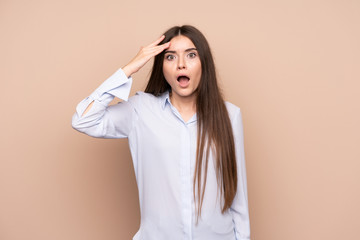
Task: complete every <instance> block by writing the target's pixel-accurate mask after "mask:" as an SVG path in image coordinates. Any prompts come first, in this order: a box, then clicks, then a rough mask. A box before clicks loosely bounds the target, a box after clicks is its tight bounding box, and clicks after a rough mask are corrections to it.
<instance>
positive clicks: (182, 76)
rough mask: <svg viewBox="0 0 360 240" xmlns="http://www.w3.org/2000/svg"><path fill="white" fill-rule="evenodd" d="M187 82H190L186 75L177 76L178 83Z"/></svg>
mask: <svg viewBox="0 0 360 240" xmlns="http://www.w3.org/2000/svg"><path fill="white" fill-rule="evenodd" d="M189 80H190V78H189V77H188V76H186V75H180V76H178V78H177V81H178V82H182V81H189Z"/></svg>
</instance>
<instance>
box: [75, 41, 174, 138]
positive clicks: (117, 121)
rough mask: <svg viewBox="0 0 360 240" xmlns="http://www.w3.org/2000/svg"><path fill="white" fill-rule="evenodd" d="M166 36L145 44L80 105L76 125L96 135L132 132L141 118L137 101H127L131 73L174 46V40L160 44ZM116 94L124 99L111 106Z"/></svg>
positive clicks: (124, 134)
mask: <svg viewBox="0 0 360 240" xmlns="http://www.w3.org/2000/svg"><path fill="white" fill-rule="evenodd" d="M164 37H165V36H164V35H163V36H161V37H160V38H158V39H157V40H156V41H154V42H153V43H151V44H149V45H148V46H146V47H141V49H140V51H139V52H138V54H137V55H136V56H135V57H134V58H133V59H132V60H131V61H130V62H129V63H128V64H127V65H126V66H124V67H123V68H120V69H119V70H117V71H116V72H115V73H114V74H113V75H111V76H110V77H109V78H108V79H107V80H106V81H105V82H103V83H102V84H101V85H100V86H99V87H98V88H97V89H96V90H95V91H94V92H93V93H92V94H91V95H90V96H88V97H87V98H85V99H84V100H82V101H81V102H80V103H79V104H78V105H77V107H76V112H75V114H74V115H73V117H72V126H73V128H74V129H76V130H78V131H80V132H83V133H85V134H87V135H90V136H93V137H103V138H124V137H127V136H128V134H129V133H130V131H131V129H132V126H133V124H134V121H136V119H137V115H136V111H135V107H134V105H133V104H132V103H131V101H130V102H127V100H128V97H129V93H130V89H131V84H132V78H131V75H132V74H133V73H136V72H137V71H139V70H140V69H141V68H142V67H143V66H144V65H145V64H146V63H147V62H148V61H149V60H150V59H151V58H152V57H154V56H155V55H157V54H159V53H160V52H162V51H163V50H164V49H166V48H168V47H169V46H170V42H167V43H164V44H161V45H158V44H159V43H160V42H161V41H162V40H163V39H164ZM115 96H116V97H118V98H120V99H123V100H124V101H123V102H121V103H118V104H116V105H112V106H108V105H109V103H110V102H111V101H112V100H113V99H114V97H115ZM134 100H135V99H134Z"/></svg>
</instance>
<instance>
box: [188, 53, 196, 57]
mask: <svg viewBox="0 0 360 240" xmlns="http://www.w3.org/2000/svg"><path fill="white" fill-rule="evenodd" d="M188 56H189V57H190V58H195V57H196V53H194V52H191V53H189V54H188Z"/></svg>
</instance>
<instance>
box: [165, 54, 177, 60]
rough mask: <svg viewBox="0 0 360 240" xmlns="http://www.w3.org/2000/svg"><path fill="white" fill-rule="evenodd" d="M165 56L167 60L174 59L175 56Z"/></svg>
mask: <svg viewBox="0 0 360 240" xmlns="http://www.w3.org/2000/svg"><path fill="white" fill-rule="evenodd" d="M165 58H166V59H167V60H169V61H171V60H174V59H175V56H174V55H171V54H169V55H166V56H165Z"/></svg>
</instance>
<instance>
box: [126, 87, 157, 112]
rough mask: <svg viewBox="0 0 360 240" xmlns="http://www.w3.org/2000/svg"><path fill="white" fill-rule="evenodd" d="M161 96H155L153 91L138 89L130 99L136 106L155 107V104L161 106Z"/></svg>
mask: <svg viewBox="0 0 360 240" xmlns="http://www.w3.org/2000/svg"><path fill="white" fill-rule="evenodd" d="M162 97H163V96H162V95H161V96H155V95H153V94H151V93H146V92H143V91H138V92H136V93H135V95H133V96H131V97H130V98H129V100H128V102H129V103H130V104H132V105H133V106H134V107H135V108H137V109H139V108H144V107H145V108H153V107H155V106H160V104H161V99H162Z"/></svg>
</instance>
